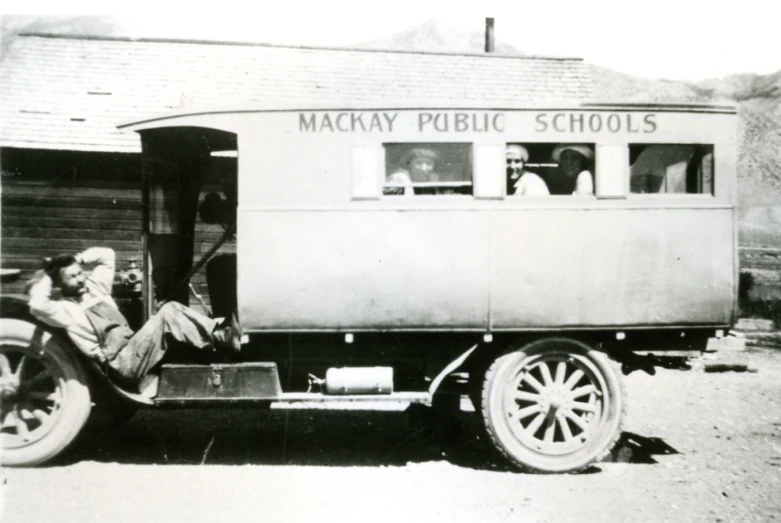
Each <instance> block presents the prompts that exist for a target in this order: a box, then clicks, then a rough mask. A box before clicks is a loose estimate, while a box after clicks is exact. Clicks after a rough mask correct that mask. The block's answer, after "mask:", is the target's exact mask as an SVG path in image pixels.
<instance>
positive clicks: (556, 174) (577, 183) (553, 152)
mask: <svg viewBox="0 0 781 523" xmlns="http://www.w3.org/2000/svg"><path fill="white" fill-rule="evenodd" d="M594 150H595V148H594V144H571V143H569V144H555V143H537V144H530V143H508V144H507V153H506V156H507V195H508V196H547V195H554V196H566V195H579V196H589V195H593V194H594V183H595V182H594V174H595V172H594V158H595V155H594Z"/></svg>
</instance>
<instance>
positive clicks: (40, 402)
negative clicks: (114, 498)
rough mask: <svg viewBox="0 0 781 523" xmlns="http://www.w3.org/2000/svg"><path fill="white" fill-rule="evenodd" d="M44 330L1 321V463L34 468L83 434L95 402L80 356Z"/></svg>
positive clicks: (10, 321)
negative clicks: (92, 404) (80, 432)
mask: <svg viewBox="0 0 781 523" xmlns="http://www.w3.org/2000/svg"><path fill="white" fill-rule="evenodd" d="M73 350H75V349H72V348H71V347H68V346H66V345H65V343H63V342H62V341H60V340H59V339H57V338H56V337H54V336H52V335H51V334H50V333H48V332H47V331H45V330H44V329H42V328H40V327H38V326H36V325H33V324H31V323H28V322H24V321H19V320H11V319H2V320H0V442H1V443H2V447H0V463H2V464H3V465H11V466H13V465H16V466H23V465H36V464H39V463H42V462H44V461H46V460H48V459H50V458H52V457H54V456H55V455H57V454H58V453H59V452H61V451H62V450H63V449H64V448H65V447H66V446H67V445H68V444H69V443H70V442H71V441H73V439H74V438H75V437H76V435H77V434H78V433H79V431H80V430H81V428H82V427H83V426H84V423H85V422H86V420H87V417H88V416H89V412H90V408H91V402H90V394H89V389H88V388H87V386H86V377H85V375H84V371H83V369H82V367H81V364H80V362H79V361H78V359H77V358H76V356H75V355H74V354H73V353H72V352H71V351H73Z"/></svg>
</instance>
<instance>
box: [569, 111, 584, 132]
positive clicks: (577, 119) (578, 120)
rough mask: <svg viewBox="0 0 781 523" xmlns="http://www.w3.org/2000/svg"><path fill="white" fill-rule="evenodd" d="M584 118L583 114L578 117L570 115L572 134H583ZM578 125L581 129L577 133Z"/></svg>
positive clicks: (573, 114)
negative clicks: (576, 127)
mask: <svg viewBox="0 0 781 523" xmlns="http://www.w3.org/2000/svg"><path fill="white" fill-rule="evenodd" d="M584 118H585V116H584V115H583V114H578V115H576V114H575V113H572V114H570V115H569V130H570V132H573V133H574V132H578V133H582V132H583V119H584ZM576 123H577V124H578V126H579V128H580V129H579V130H578V131H575V124H576Z"/></svg>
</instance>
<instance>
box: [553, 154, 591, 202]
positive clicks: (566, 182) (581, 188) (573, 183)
mask: <svg viewBox="0 0 781 523" xmlns="http://www.w3.org/2000/svg"><path fill="white" fill-rule="evenodd" d="M593 160H594V151H592V150H591V147H590V146H588V145H576V144H565V145H559V146H558V147H556V148H555V149H553V161H554V162H558V164H559V169H558V171H559V175H558V176H556V177H554V178H551V180H549V184H548V187H549V189H550V192H551V194H578V195H593V194H594V175H593V174H591V163H592V161H593Z"/></svg>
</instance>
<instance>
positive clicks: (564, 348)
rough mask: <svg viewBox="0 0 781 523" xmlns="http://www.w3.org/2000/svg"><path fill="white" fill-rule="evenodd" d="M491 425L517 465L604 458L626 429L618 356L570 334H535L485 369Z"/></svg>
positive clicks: (576, 463)
mask: <svg viewBox="0 0 781 523" xmlns="http://www.w3.org/2000/svg"><path fill="white" fill-rule="evenodd" d="M481 407H482V415H483V421H484V423H485V427H486V429H487V431H488V434H489V436H490V438H491V440H492V441H493V443H494V445H495V446H496V448H497V449H498V450H499V451H500V452H501V453H502V454H503V455H504V456H505V457H507V458H508V459H509V460H510V461H511V462H512V463H513V464H515V465H516V466H518V467H520V468H522V469H524V470H528V471H532V472H543V473H562V472H573V471H577V470H580V469H583V468H585V467H587V466H588V465H589V464H591V463H593V462H595V461H597V460H599V459H601V458H602V457H604V456H605V455H607V453H608V452H609V451H610V450H611V449H612V448H613V446H614V445H615V443H616V441H617V440H618V438H619V436H620V435H621V422H622V417H623V409H624V397H623V392H622V382H621V380H620V378H619V376H618V374H617V373H616V372H615V370H614V369H613V366H612V364H611V362H610V360H609V359H608V358H607V357H606V356H605V355H604V354H602V353H600V352H598V351H595V350H593V349H591V348H590V347H589V346H588V345H586V344H584V343H581V342H579V341H576V340H572V339H567V338H548V339H542V340H537V341H534V342H531V343H529V344H527V345H524V346H522V347H520V348H519V349H517V350H514V351H513V352H510V353H508V354H505V355H504V356H501V357H499V358H498V359H497V360H496V361H495V362H494V363H493V365H491V367H490V368H489V369H488V371H487V372H486V374H485V381H484V384H483V394H482V404H481Z"/></svg>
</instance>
